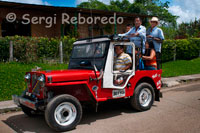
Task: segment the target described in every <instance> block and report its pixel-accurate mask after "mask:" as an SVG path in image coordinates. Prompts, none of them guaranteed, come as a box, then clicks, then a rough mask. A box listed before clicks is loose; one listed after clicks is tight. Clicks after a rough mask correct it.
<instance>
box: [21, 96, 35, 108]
mask: <svg viewBox="0 0 200 133" xmlns="http://www.w3.org/2000/svg"><path fill="white" fill-rule="evenodd" d="M19 102H20V104H22V105H24V106H26V107H29V108H31V109H33V110H36V105H35V102H32V101H30V100H28V99H25V98H20V99H19Z"/></svg>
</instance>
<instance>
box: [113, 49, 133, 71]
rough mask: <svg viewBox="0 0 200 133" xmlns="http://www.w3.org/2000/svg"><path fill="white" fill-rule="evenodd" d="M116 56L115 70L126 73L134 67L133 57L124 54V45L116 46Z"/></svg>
mask: <svg viewBox="0 0 200 133" xmlns="http://www.w3.org/2000/svg"><path fill="white" fill-rule="evenodd" d="M115 53H116V56H115V58H114V70H116V71H125V70H128V69H129V68H130V67H131V65H132V60H131V57H130V56H129V55H128V54H126V53H124V47H123V46H122V45H116V46H115Z"/></svg>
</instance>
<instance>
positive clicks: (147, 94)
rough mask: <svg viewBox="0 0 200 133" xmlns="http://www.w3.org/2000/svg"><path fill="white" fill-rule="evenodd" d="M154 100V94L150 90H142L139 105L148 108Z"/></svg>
mask: <svg viewBox="0 0 200 133" xmlns="http://www.w3.org/2000/svg"><path fill="white" fill-rule="evenodd" d="M151 100H152V93H151V91H150V90H149V89H148V88H144V89H142V91H141V92H140V95H139V103H140V105H141V106H143V107H147V106H148V105H149V104H150V102H151Z"/></svg>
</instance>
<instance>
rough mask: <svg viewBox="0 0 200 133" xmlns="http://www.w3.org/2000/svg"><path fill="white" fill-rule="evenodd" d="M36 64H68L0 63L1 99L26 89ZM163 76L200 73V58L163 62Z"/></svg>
mask: <svg viewBox="0 0 200 133" xmlns="http://www.w3.org/2000/svg"><path fill="white" fill-rule="evenodd" d="M35 66H39V67H42V68H43V70H60V69H67V67H68V65H67V64H54V65H50V64H22V63H0V101H3V100H10V99H11V96H12V95H13V94H17V95H20V94H21V93H22V91H23V90H25V89H26V84H25V81H24V75H25V73H26V72H28V71H31V69H32V68H35ZM162 68H163V69H162V70H163V74H162V77H173V76H180V75H188V74H197V73H200V58H197V59H193V60H189V61H185V60H180V61H172V62H167V63H163V66H162Z"/></svg>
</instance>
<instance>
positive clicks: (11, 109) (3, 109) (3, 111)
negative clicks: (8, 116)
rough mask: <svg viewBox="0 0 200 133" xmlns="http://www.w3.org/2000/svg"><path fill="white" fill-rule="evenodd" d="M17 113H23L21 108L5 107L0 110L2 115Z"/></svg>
mask: <svg viewBox="0 0 200 133" xmlns="http://www.w3.org/2000/svg"><path fill="white" fill-rule="evenodd" d="M15 111H21V108H20V107H18V106H13V107H5V108H2V109H0V114H4V113H8V112H15Z"/></svg>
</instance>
